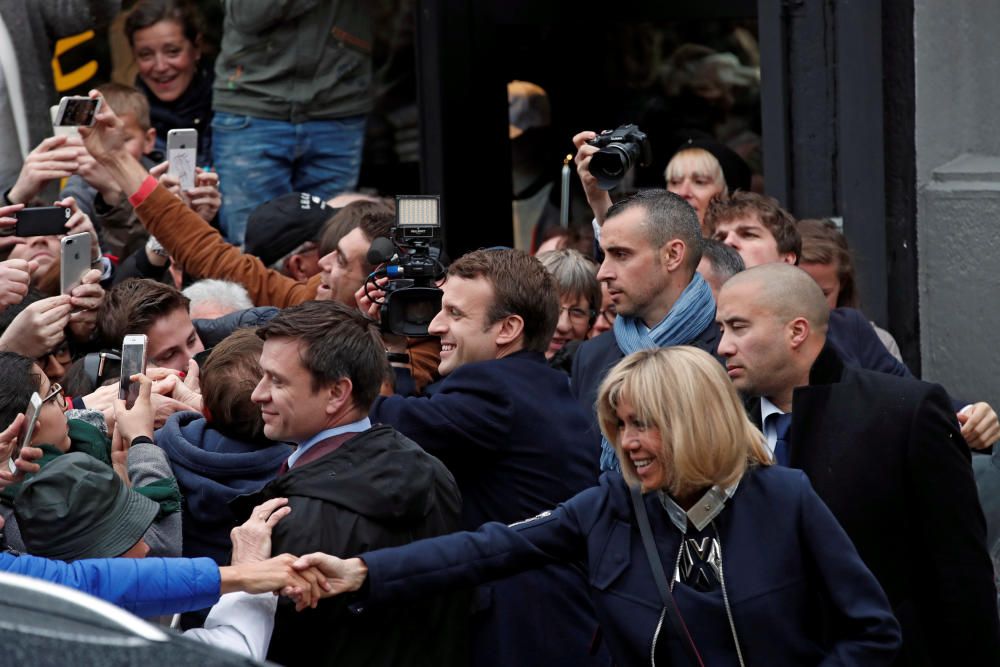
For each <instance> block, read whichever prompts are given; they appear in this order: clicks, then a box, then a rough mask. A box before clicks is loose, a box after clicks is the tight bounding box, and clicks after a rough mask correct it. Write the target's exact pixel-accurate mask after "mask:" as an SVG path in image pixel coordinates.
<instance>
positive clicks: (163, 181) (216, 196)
mask: <svg viewBox="0 0 1000 667" xmlns="http://www.w3.org/2000/svg"><path fill="white" fill-rule="evenodd" d="M169 168H170V162H161V163H160V164H158V165H156V166H155V167H153V168H152V169H150V170H149V173H150V174H152V175H153V176H155V177H156V178H157V179H158V180H159V181H160V185H162V186H163V187H165V188H166V189H167V190H168V191H169V192H170V193H171V194H172V195H174V196H175V197H177V198H178V199H180V200H181V201H182V202H184V204H185V205H186V206H187V207H188V208H190V209H191V210H193V211H194V212H195V213H197V214H198V216H199V217H200V218H201V219H202V220H204V221H205V222H212V220H214V219H215V214H216V213H218V212H219V209H220V208H221V207H222V194H221V193H220V192H219V175H218V174H216V173H214V172H210V171H205V170H204V169H202V168H201V167H195V169H194V173H195V180H194V184H195V187H193V188H191V189H190V190H182V189H181V183H180V180H178V178H177V176H175V175H174V174H170V173H168V172H167V170H168V169H169Z"/></svg>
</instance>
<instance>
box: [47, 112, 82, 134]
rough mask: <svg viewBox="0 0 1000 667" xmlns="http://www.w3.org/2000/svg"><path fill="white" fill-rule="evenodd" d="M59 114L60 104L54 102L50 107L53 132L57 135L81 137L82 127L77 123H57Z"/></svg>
mask: <svg viewBox="0 0 1000 667" xmlns="http://www.w3.org/2000/svg"><path fill="white" fill-rule="evenodd" d="M58 116H59V105H58V104H53V105H52V106H50V107H49V119H50V120H51V121H52V134H53V135H54V136H57V137H64V136H65V137H79V136H80V128H78V127H76V126H75V125H56V118H57V117H58Z"/></svg>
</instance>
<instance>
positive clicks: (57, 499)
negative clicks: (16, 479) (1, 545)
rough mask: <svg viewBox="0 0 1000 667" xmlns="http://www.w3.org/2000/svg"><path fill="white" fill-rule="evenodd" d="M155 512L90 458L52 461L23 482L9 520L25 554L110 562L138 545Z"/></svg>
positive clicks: (69, 456)
mask: <svg viewBox="0 0 1000 667" xmlns="http://www.w3.org/2000/svg"><path fill="white" fill-rule="evenodd" d="M158 511H159V506H158V505H157V504H156V503H155V502H154V501H152V500H150V499H149V498H146V497H145V496H143V495H142V494H140V493H138V492H137V491H134V490H132V489H130V488H128V487H127V486H125V482H123V481H122V480H121V479H120V478H119V477H118V475H117V474H116V473H115V471H114V470H113V469H112V468H111V467H110V466H107V465H105V464H104V463H102V462H100V461H98V460H97V459H95V458H94V457H92V456H89V455H87V454H84V453H82V452H72V453H70V454H63V455H62V456H57V457H56V458H55V459H54V460H53V461H51V462H50V463H48V464H46V465H45V466H44V467H43V468H42V469H41V471H40V472H39V473H38V474H36V475H34V476H33V477H31V478H30V479H28V481H26V482H25V483H24V485H23V486H22V487H21V493H20V494H19V495H18V496H17V499H16V500H15V501H14V514H15V515H16V516H17V525H18V527H19V528H20V530H21V537H22V539H23V540H24V544H25V546H26V547H27V548H28V552H29V553H30V554H32V555H34V556H43V557H45V558H56V559H58V560H78V559H81V558H113V557H115V556H120V555H122V554H123V553H125V552H126V551H128V550H129V549H131V548H132V547H133V546H135V544H136V543H137V542H138V541H139V540H140V539H142V536H143V535H144V534H145V533H146V531H147V530H148V529H149V526H150V525H151V524H152V523H153V519H155V518H156V514H157V512H158Z"/></svg>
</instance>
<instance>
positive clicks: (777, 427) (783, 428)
mask: <svg viewBox="0 0 1000 667" xmlns="http://www.w3.org/2000/svg"><path fill="white" fill-rule="evenodd" d="M771 423H772V424H774V432H775V433H776V434H777V436H778V439H777V440H775V442H774V460H775V461H777V462H778V465H783V466H787V465H788V454H789V450H788V446H789V438H788V430H789V429H790V428H791V427H792V413H791V412H786V413H785V414H783V415H779V414H775V415H774V416H773V417H772V419H771Z"/></svg>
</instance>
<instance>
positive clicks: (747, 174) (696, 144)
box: [675, 139, 753, 194]
mask: <svg viewBox="0 0 1000 667" xmlns="http://www.w3.org/2000/svg"><path fill="white" fill-rule="evenodd" d="M689 148H700V149H702V150H703V151H707V152H708V153H710V154H711V155H712V157H714V158H715V159H716V160H718V161H719V166H720V167H722V177H723V178H724V179H726V188H727V189H728V190H729V192H730V194H732V193H733V192H735V191H737V190H743V191H744V192H749V191H750V182H751V179H752V178H753V173H752V172H751V171H750V166H749V165H747V163H746V161H745V160H744V159H743V158H741V157H740V156H739V154H737V153H736V152H735V151H734V150H732V149H731V148H729V147H728V146H725V145H724V144H720V143H719V142H717V141H712V140H711V139H688V140H687V141H685V142H684V143H682V144H681V145H680V146H678V147H677V150H676V151H675V153H680V152H681V151H685V150H687V149H689Z"/></svg>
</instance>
